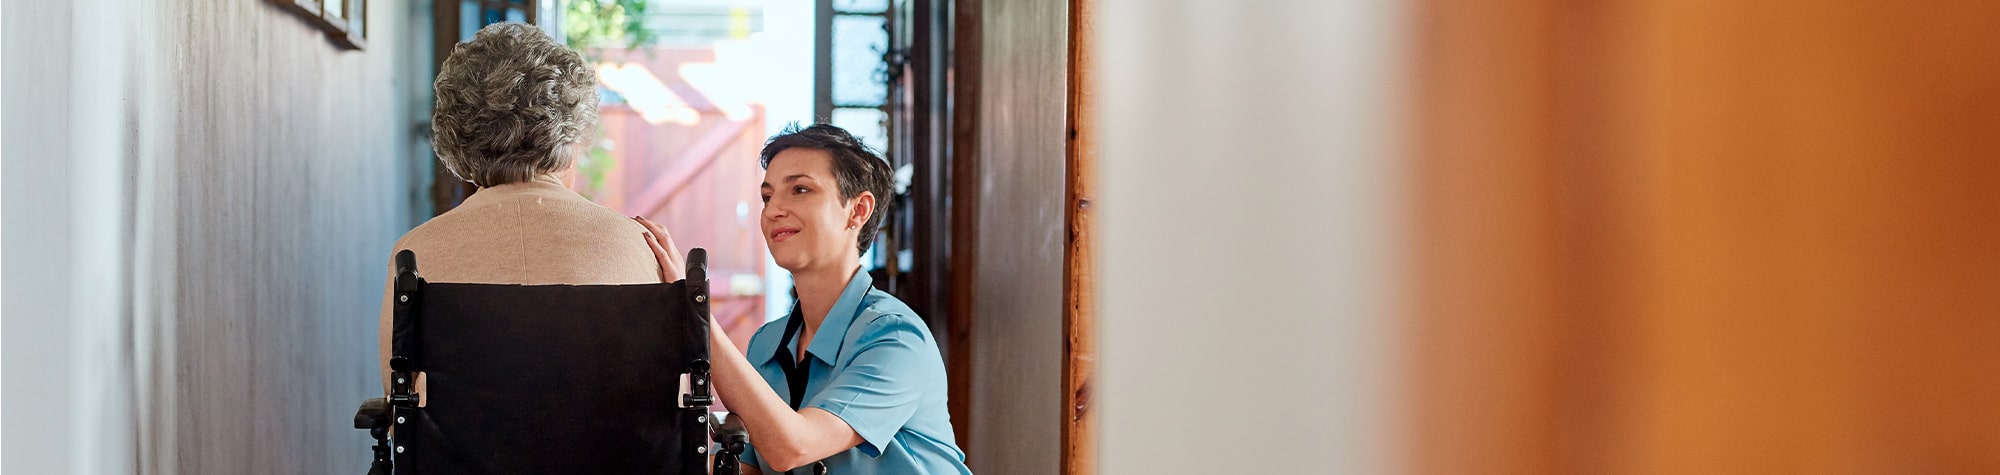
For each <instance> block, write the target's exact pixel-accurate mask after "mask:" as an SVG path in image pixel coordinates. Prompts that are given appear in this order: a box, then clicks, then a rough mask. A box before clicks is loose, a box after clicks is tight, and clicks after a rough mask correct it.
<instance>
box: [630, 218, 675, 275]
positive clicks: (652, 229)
mask: <svg viewBox="0 0 2000 475" xmlns="http://www.w3.org/2000/svg"><path fill="white" fill-rule="evenodd" d="M632 220H633V221H638V222H639V225H640V226H645V227H646V235H645V236H646V246H648V247H652V248H653V259H655V260H658V261H660V282H665V283H669V284H671V283H674V282H679V281H680V280H681V279H685V278H687V262H685V260H686V257H683V256H681V249H680V248H679V247H677V246H674V236H673V235H672V234H667V228H665V227H662V226H660V224H659V223H655V222H653V220H650V219H646V218H645V217H641V216H633V217H632Z"/></svg>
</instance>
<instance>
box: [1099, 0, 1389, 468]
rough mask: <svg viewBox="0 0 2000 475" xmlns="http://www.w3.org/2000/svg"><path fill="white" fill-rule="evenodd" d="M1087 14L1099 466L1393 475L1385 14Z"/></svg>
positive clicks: (1328, 9) (1320, 3)
mask: <svg viewBox="0 0 2000 475" xmlns="http://www.w3.org/2000/svg"><path fill="white" fill-rule="evenodd" d="M1096 14H1097V15H1096V21H1097V24H1098V25H1099V27H1100V29H1099V30H1098V33H1099V34H1100V37H1099V38H1100V42H1101V43H1100V48H1099V49H1098V50H1097V52H1096V58H1098V59H1100V60H1101V61H1102V62H1101V63H1100V65H1101V67H1102V68H1101V75H1100V76H1099V77H1098V78H1096V80H1097V81H1099V83H1098V85H1097V86H1096V90H1098V91H1100V92H1101V94H1102V96H1101V100H1102V102H1101V103H1100V104H1101V107H1102V109H1101V110H1102V115H1101V116H1100V117H1101V120H1103V123H1101V124H1099V126H1100V127H1101V130H1103V131H1104V136H1103V144H1104V145H1103V146H1104V149H1103V167H1102V169H1101V174H1100V176H1101V177H1103V178H1102V180H1103V181H1102V185H1101V186H1102V187H1103V190H1102V194H1101V195H1100V196H1101V199H1100V200H1099V203H1101V204H1102V208H1100V209H1101V210H1102V215H1101V216H1102V219H1103V222H1102V228H1101V232H1102V234H1101V238H1102V241H1100V246H1102V250H1103V261H1101V265H1102V266H1103V267H1102V282H1103V283H1104V287H1103V288H1102V292H1103V296H1102V297H1103V302H1102V305H1103V307H1102V312H1103V313H1102V317H1101V318H1102V320H1101V325H1102V327H1101V329H1100V331H1101V335H1102V340H1101V344H1102V345H1103V346H1102V348H1101V350H1102V355H1101V358H1102V360H1101V364H1102V366H1101V367H1100V377H1101V378H1102V380H1101V382H1100V384H1101V392H1100V394H1099V395H1100V397H1101V399H1100V400H1099V403H1098V405H1097V407H1099V408H1100V409H1101V413H1100V416H1101V419H1100V423H1101V424H1102V431H1103V432H1102V447H1101V450H1102V453H1101V456H1102V464H1103V465H1102V469H1103V473H1106V474H1139V473H1145V474H1154V473H1187V474H1210V473H1341V474H1348V473H1388V472H1397V471H1400V468H1399V465H1398V460H1399V457H1401V456H1402V454H1401V452H1400V450H1401V447H1399V446H1398V444H1397V443H1396V441H1397V440H1398V437H1399V434H1398V433H1397V426H1398V425H1399V424H1398V420H1397V418H1399V417H1400V412H1399V411H1401V410H1402V404H1401V401H1400V400H1399V394H1400V391H1401V389H1400V384H1399V381H1398V379H1397V378H1398V376H1397V374H1398V373H1399V368H1400V364H1401V363H1400V362H1399V361H1398V359H1399V358H1398V355H1399V354H1400V352H1401V351H1403V349H1402V348H1401V347H1400V345H1399V343H1398V342H1399V341H1400V331H1399V329H1398V326H1399V325H1400V324H1401V323H1400V322H1399V321H1398V317H1399V315H1400V309H1399V308H1398V304H1397V303H1398V301H1399V299H1401V295H1400V294H1399V292H1400V289H1399V288H1398V286H1397V285H1396V282H1398V281H1399V279H1400V278H1401V277H1402V276H1403V270H1402V269H1400V268H1399V266H1398V264H1397V263H1398V261H1399V260H1400V255H1399V253H1400V252H1401V251H1402V249H1401V247H1400V244H1399V243H1400V239H1399V236H1400V235H1401V234H1402V233H1401V231H1400V230H1399V226H1400V223H1399V221H1398V220H1399V219H1400V217H1401V216H1402V215H1403V214H1404V213H1403V206H1404V202H1405V200H1404V198H1403V197H1402V193H1403V190H1401V189H1400V188H1399V183H1401V178H1402V175H1403V173H1404V172H1403V170H1401V169H1400V168H1399V167H1400V166H1401V165H1402V161H1401V160H1400V154H1399V150H1398V147H1399V144H1400V143H1401V142H1400V140H1401V139H1400V137H1401V135H1402V134H1403V132H1404V131H1403V130H1401V129H1400V128H1399V126H1398V124H1400V121H1401V119H1402V111H1401V110H1400V109H1399V106H1398V105H1399V104H1400V103H1401V102H1402V101H1401V96H1400V94H1401V92H1402V89H1403V86H1402V84H1401V83H1400V82H1399V80H1400V78H1401V77H1402V69H1403V68H1402V64H1401V63H1400V61H1402V59H1403V58H1404V57H1405V55H1406V53H1408V52H1409V51H1410V47H1409V45H1407V44H1406V41H1407V40H1406V39H1405V38H1406V36H1407V33H1406V31H1405V28H1406V21H1407V20H1406V15H1407V12H1405V11H1404V7H1403V6H1402V5H1401V3H1400V2H1394V1H1391V0H1271V1H1260V2H1220V1H1207V2H1201V1H1188V0H1168V1H1162V0H1103V1H1102V2H1101V3H1100V5H1099V8H1098V10H1097V11H1096Z"/></svg>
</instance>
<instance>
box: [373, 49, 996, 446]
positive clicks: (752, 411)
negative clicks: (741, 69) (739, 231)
mask: <svg viewBox="0 0 2000 475" xmlns="http://www.w3.org/2000/svg"><path fill="white" fill-rule="evenodd" d="M436 89H437V105H436V110H435V111H434V113H433V127H434V132H435V139H434V141H435V146H436V149H437V152H438V156H439V159H440V161H441V162H442V163H443V164H444V166H445V167H446V168H448V169H449V170H450V171H451V172H452V173H453V174H454V175H456V176H458V177H459V178H461V179H464V180H466V181H469V182H472V183H474V184H476V185H478V186H479V189H478V191H476V192H474V193H473V194H472V195H471V196H469V197H467V198H466V199H465V201H464V203H463V204H461V205H459V206H458V207H456V208H453V209H452V210H450V211H448V212H446V213H444V214H442V215H439V216H438V217H436V218H433V219H431V220H430V221H429V222H426V223H424V224H423V225H421V226H418V227H417V228H416V229H414V230H411V231H410V232H409V233H408V234H406V235H405V236H403V238H402V239H401V240H399V241H398V242H397V243H396V252H395V257H394V259H393V261H392V263H391V274H390V282H389V288H388V289H387V292H385V294H384V299H385V302H384V305H383V313H382V322H381V342H382V343H381V344H382V361H383V368H384V370H383V374H384V378H385V381H384V383H385V386H386V387H387V389H388V391H387V397H385V398H380V399H373V400H370V401H369V402H367V403H364V404H363V406H362V408H361V411H360V412H359V413H357V414H356V416H355V421H354V422H355V427H356V428H358V429H367V430H369V431H370V434H371V435H372V436H374V438H375V439H376V444H375V447H374V460H373V463H372V464H371V465H370V469H371V473H381V474H389V473H405V474H410V473H424V474H434V473H702V472H707V471H709V469H710V468H711V465H710V462H711V459H713V462H714V465H713V467H717V468H723V469H725V470H730V471H736V470H740V471H741V473H777V472H787V471H790V470H792V469H796V468H808V469H809V470H812V471H813V472H814V473H829V471H830V472H832V473H970V472H969V471H967V470H966V468H965V465H964V462H963V460H964V455H963V453H962V452H960V451H959V449H958V448H957V447H956V446H955V445H954V444H953V442H952V441H953V440H954V438H953V435H952V428H951V422H950V420H949V415H948V414H947V412H946V409H945V383H944V381H945V379H944V365H943V361H942V359H941V358H940V356H939V355H938V351H937V345H936V343H935V341H934V340H933V339H932V336H931V334H930V332H929V330H928V329H927V327H926V326H925V325H924V323H923V321H922V320H921V319H919V318H918V316H917V315H916V313H915V312H913V311H911V310H910V309H909V307H907V306H905V305H903V304H902V303H901V302H900V301H898V300H896V299H895V297H892V296H889V295H888V294H886V293H883V292H881V291H879V290H875V289H874V288H873V286H872V284H871V281H870V278H869V275H868V274H867V273H866V272H862V271H861V270H860V265H859V259H860V254H861V252H863V251H865V250H867V248H868V246H869V244H870V243H871V242H872V241H873V236H874V230H875V228H876V227H878V226H879V225H880V224H881V222H882V216H883V215H884V214H885V213H884V212H883V211H884V210H883V207H884V206H886V204H887V202H888V198H889V193H890V192H889V181H890V173H889V170H888V165H887V164H886V163H885V162H883V160H882V159H881V158H880V157H879V156H876V155H875V154H874V153H873V152H871V151H869V150H868V149H867V148H866V147H864V146H862V145H861V143H860V141H859V140H857V139H855V138H854V137H853V136H852V135H850V134H848V133H847V132H845V131H842V130H840V129H838V128H834V127H831V126H824V125H820V126H813V127H810V128H806V129H803V130H795V131H790V132H787V133H785V134H782V135H780V136H778V137H775V138H773V139H772V140H771V142H770V143H769V144H767V145H766V147H765V149H764V151H763V153H762V154H761V155H762V162H763V164H764V166H765V168H766V179H765V181H764V183H763V185H762V188H763V194H764V199H765V207H764V211H763V214H762V219H761V220H760V221H761V223H762V227H763V230H764V234H765V239H766V242H767V243H768V244H769V247H770V249H771V252H772V256H773V258H774V259H775V260H776V261H777V262H778V264H779V265H780V266H783V267H784V268H786V269H787V270H789V271H791V272H792V274H793V276H794V279H795V281H796V282H797V283H798V284H797V288H796V291H797V296H798V305H797V306H796V307H794V308H793V309H792V312H791V315H790V316H788V317H786V318H783V319H780V320H778V321H776V322H772V323H770V324H768V325H766V326H765V327H764V328H763V329H761V330H760V331H759V332H758V333H757V335H756V336H755V337H753V338H752V340H751V343H750V350H749V351H750V354H749V356H748V357H746V356H745V355H743V354H739V353H736V351H735V346H734V345H733V344H731V343H730V341H729V338H728V336H727V334H725V333H723V332H722V330H721V329H720V327H718V326H716V323H715V322H714V321H713V319H711V318H709V314H708V305H707V303H708V302H707V296H708V286H707V277H706V271H705V263H704V260H705V259H704V253H703V251H702V250H701V249H694V250H693V251H692V252H690V253H689V254H688V255H687V257H686V259H685V261H683V260H682V259H681V258H680V256H679V254H678V251H677V250H676V249H675V248H674V245H673V242H672V240H671V238H670V237H669V235H668V233H667V232H666V230H665V229H662V228H660V227H659V226H658V225H656V224H653V223H651V222H649V221H645V220H643V219H642V220H639V223H638V224H635V223H634V222H633V220H632V219H627V218H625V217H624V216H620V215H618V214H617V213H615V212H613V211H611V210H609V209H606V208H604V207H601V206H598V205H596V204H594V203H591V202H589V201H587V200H584V199H583V198H582V197H580V196H578V195H577V194H576V193H574V192H571V191H570V190H569V189H568V188H567V187H565V186H563V178H564V177H565V175H567V173H568V172H569V170H570V169H571V167H572V164H573V160H574V158H575V153H576V152H577V145H578V144H579V143H580V142H582V141H583V140H584V139H585V138H586V137H587V136H588V135H589V134H588V132H589V130H590V129H591V127H592V126H593V125H594V122H595V120H596V110H597V96H596V91H595V77H594V75H593V74H592V69H591V68H590V66H589V65H588V64H586V63H585V62H584V61H583V59H582V58H581V57H579V56H578V55H577V54H576V53H575V52H572V51H570V50H568V49H566V48H563V47H562V46H561V45H558V44H556V43H555V42H553V41H551V40H550V39H549V38H548V37H547V36H545V35H543V34H542V33H541V31H540V30H537V29H535V28H534V27H530V26H527V25H520V24H498V25H493V26H489V27H487V28H485V29H482V30H480V32H479V33H478V34H477V35H476V36H475V37H474V39H473V40H472V41H469V42H467V43H464V44H461V45H458V46H457V47H455V48H454V50H453V52H452V54H451V56H450V57H449V58H448V59H446V61H445V63H444V65H443V67H442V68H441V69H440V71H439V74H438V79H437V82H436ZM420 268H421V273H419V269H420ZM711 387H715V388H716V389H717V390H716V393H719V395H720V396H723V397H726V398H728V402H729V406H730V408H731V409H733V410H734V411H735V412H734V414H733V416H732V417H731V419H732V420H731V422H732V424H731V425H732V426H737V427H742V428H747V432H748V434H749V437H750V440H749V443H748V447H746V446H745V445H746V444H745V443H744V442H743V439H742V437H741V435H740V434H741V433H740V432H737V433H736V436H734V437H730V436H728V435H729V434H727V432H729V431H727V430H724V431H720V432H724V433H725V434H722V435H719V436H717V437H715V438H716V439H717V440H719V441H723V442H724V443H723V444H722V448H723V450H725V452H724V453H722V454H719V455H720V456H717V455H718V454H716V453H715V450H716V449H715V446H714V445H712V444H710V435H711V427H712V426H713V425H714V423H715V422H717V421H715V418H714V416H713V415H711V414H710V413H709V412H708V411H707V406H708V405H709V404H710V402H711V401H712V397H711V394H712V393H711V389H710V388H711ZM773 388H783V391H784V393H785V395H780V394H779V391H778V390H774V389H773ZM725 427H726V426H725ZM739 452H740V455H741V457H742V458H743V460H744V461H745V462H747V463H745V464H743V465H742V467H741V468H740V469H738V468H737V467H735V464H734V462H735V461H736V460H737V457H738V455H739Z"/></svg>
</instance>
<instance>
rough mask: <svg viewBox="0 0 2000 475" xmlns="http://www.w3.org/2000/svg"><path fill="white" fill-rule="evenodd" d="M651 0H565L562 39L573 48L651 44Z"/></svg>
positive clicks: (581, 49)
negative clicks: (648, 23)
mask: <svg viewBox="0 0 2000 475" xmlns="http://www.w3.org/2000/svg"><path fill="white" fill-rule="evenodd" d="M647 1H648V0H564V1H563V37H564V38H563V42H564V44H566V45H568V46H569V47H570V48H571V49H575V50H578V51H586V52H587V51H590V50H591V49H592V48H603V47H610V46H619V45H618V44H617V43H618V42H619V41H620V40H623V41H624V42H625V44H624V45H622V46H624V47H627V48H635V49H636V48H638V47H640V46H645V45H647V44H651V43H652V42H653V40H654V35H653V32H652V30H648V29H646V4H647Z"/></svg>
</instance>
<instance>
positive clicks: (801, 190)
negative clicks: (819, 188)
mask: <svg viewBox="0 0 2000 475" xmlns="http://www.w3.org/2000/svg"><path fill="white" fill-rule="evenodd" d="M807 191H812V190H808V189H806V187H803V186H794V187H792V194H795V195H803V194H805V193H806V192H807Z"/></svg>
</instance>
